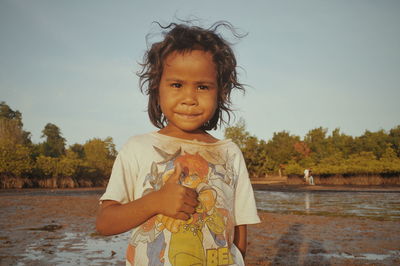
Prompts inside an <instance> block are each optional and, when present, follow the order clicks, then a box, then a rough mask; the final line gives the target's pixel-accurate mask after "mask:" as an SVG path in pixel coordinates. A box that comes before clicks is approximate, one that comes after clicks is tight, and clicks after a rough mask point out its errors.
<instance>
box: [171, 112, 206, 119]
mask: <svg viewBox="0 0 400 266" xmlns="http://www.w3.org/2000/svg"><path fill="white" fill-rule="evenodd" d="M176 114H177V115H178V116H180V117H182V118H185V119H195V118H197V117H198V116H199V115H200V114H183V113H176Z"/></svg>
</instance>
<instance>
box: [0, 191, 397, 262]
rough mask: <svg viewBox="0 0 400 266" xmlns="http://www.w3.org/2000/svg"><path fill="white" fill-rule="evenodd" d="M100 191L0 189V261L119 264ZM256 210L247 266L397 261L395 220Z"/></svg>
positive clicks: (122, 238)
mask: <svg viewBox="0 0 400 266" xmlns="http://www.w3.org/2000/svg"><path fill="white" fill-rule="evenodd" d="M100 194H101V191H93V193H92V192H91V191H89V193H81V192H79V191H78V192H77V193H71V191H66V193H64V194H63V193H51V192H49V193H44V194H43V193H38V194H37V195H35V193H8V192H7V193H3V192H1V193H0V211H1V216H0V265H124V253H125V247H126V244H127V241H128V234H122V235H119V236H112V237H102V236H99V235H98V234H97V233H96V232H95V216H96V213H97V207H98V198H99V196H100ZM399 196H400V194H399ZM259 214H260V217H261V220H262V222H261V223H260V224H257V225H251V226H249V227H248V242H249V245H248V250H247V256H246V265H400V233H399V232H400V221H399V220H391V221H390V220H372V219H367V218H357V217H335V216H318V215H295V214H279V213H268V212H259Z"/></svg>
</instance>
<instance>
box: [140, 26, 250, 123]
mask: <svg viewBox="0 0 400 266" xmlns="http://www.w3.org/2000/svg"><path fill="white" fill-rule="evenodd" d="M157 24H158V25H159V26H160V27H161V28H162V29H163V30H164V31H163V37H164V39H163V40H162V41H160V42H156V43H153V44H152V45H151V47H150V49H149V50H148V51H147V52H146V53H145V55H144V58H143V63H142V64H141V66H142V69H141V71H139V72H138V73H137V75H138V76H139V86H140V90H141V92H142V93H145V94H147V95H149V102H148V106H147V111H148V115H149V118H150V121H151V122H152V124H153V125H154V126H156V127H157V128H163V127H165V126H166V124H167V122H168V121H167V119H166V117H165V116H164V115H163V113H162V111H161V107H160V104H159V90H158V88H159V85H160V80H161V76H162V73H163V67H164V60H165V59H166V58H167V56H168V55H170V54H171V53H172V52H179V53H185V52H190V51H193V50H202V51H205V52H210V53H211V54H212V57H213V61H214V63H215V66H216V70H217V85H218V96H217V109H216V111H215V113H214V116H213V117H212V118H211V119H210V121H208V122H206V123H205V124H204V125H203V126H202V129H203V130H211V129H217V128H218V124H219V125H221V124H222V123H225V124H227V123H228V122H229V120H230V117H231V112H232V109H231V105H232V103H231V100H230V94H231V91H232V89H238V90H241V91H243V92H244V90H245V89H244V85H243V84H241V83H239V82H238V79H237V71H236V67H237V65H236V58H235V55H234V53H233V51H232V48H231V47H230V44H229V43H228V42H227V41H226V40H224V39H223V38H222V37H221V35H220V34H218V33H217V30H218V28H219V27H225V28H227V29H229V30H230V31H231V32H232V33H233V35H234V36H235V37H237V38H240V37H242V35H239V34H237V33H236V31H235V29H234V27H233V26H232V25H231V24H230V23H229V22H226V21H219V22H216V23H214V24H213V25H212V26H211V27H210V28H208V29H204V28H201V27H198V26H192V25H188V24H176V23H171V24H169V25H167V26H162V25H160V24H159V23H157ZM224 112H225V113H226V115H227V118H228V119H227V120H225V119H224V117H223V113H224Z"/></svg>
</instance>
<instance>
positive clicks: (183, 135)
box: [158, 127, 219, 143]
mask: <svg viewBox="0 0 400 266" xmlns="http://www.w3.org/2000/svg"><path fill="white" fill-rule="evenodd" d="M158 133H159V134H162V135H166V136H170V137H174V138H180V139H187V140H197V141H200V142H205V143H215V142H217V141H219V140H218V139H217V138H214V137H213V136H212V135H210V134H209V133H207V132H206V131H204V130H200V129H199V130H196V131H189V132H188V131H182V130H175V129H171V128H169V127H164V128H162V129H160V130H159V131H158Z"/></svg>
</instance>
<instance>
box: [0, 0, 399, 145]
mask: <svg viewBox="0 0 400 266" xmlns="http://www.w3.org/2000/svg"><path fill="white" fill-rule="evenodd" d="M399 14H400V1H397V0H394V1H385V0H380V1H376V0H371V1H367V0H350V1H349V0H335V1H321V0H315V1H311V0H309V1H308V0H307V1H306V0H305V1H298V0H291V1H289V0H287V1H285V0H276V1H269V0H260V1H232V0H220V1H189V0H182V1H180V0H170V1H100V0H91V1H78V0H69V1H53V0H48V1H45V0H36V1H30V0H0V38H1V40H0V101H6V103H7V104H8V105H10V106H11V108H13V109H14V110H15V109H17V110H19V111H21V112H22V114H23V123H24V129H25V130H27V131H30V132H31V133H32V140H33V141H34V142H39V141H42V139H41V138H40V136H41V131H42V129H43V128H44V126H45V125H46V124H47V123H49V122H50V123H54V124H56V125H57V126H58V127H60V129H61V131H62V133H63V136H64V137H65V138H66V139H67V141H68V144H69V145H70V144H73V143H81V144H83V143H85V141H87V140H89V139H91V138H94V137H99V138H105V137H107V136H111V137H113V139H114V142H115V143H116V144H117V148H120V147H121V146H122V144H123V143H124V142H125V141H126V140H127V139H128V137H129V136H132V135H136V134H141V133H145V132H149V131H153V130H155V128H154V127H153V126H152V125H151V124H150V122H149V119H148V117H147V113H146V112H145V109H146V104H147V98H146V96H144V95H142V94H141V93H140V91H139V89H138V79H137V77H136V75H135V73H136V71H138V70H139V66H138V62H141V60H142V57H143V54H144V52H145V50H146V47H147V44H146V39H145V36H146V34H148V33H158V32H159V29H158V28H157V26H156V25H154V24H152V22H153V21H159V22H161V23H164V24H166V23H168V22H170V21H176V19H175V17H179V18H182V19H190V18H193V17H196V18H199V19H200V20H201V25H203V26H209V25H211V24H212V23H213V22H215V21H218V20H228V21H230V22H231V23H232V24H233V25H234V26H236V27H237V28H239V29H240V30H241V32H247V33H248V36H247V37H245V38H243V39H242V40H240V41H239V42H237V43H236V44H235V45H234V47H233V48H234V51H235V52H236V55H237V59H238V64H239V65H240V67H241V69H240V70H239V72H240V79H241V81H242V82H243V83H246V84H248V85H249V87H248V90H247V92H246V94H245V95H244V96H243V95H242V94H240V93H238V94H235V95H234V103H235V107H236V109H237V111H236V116H237V117H238V118H239V117H243V118H244V119H245V120H246V123H247V129H248V131H249V132H250V133H251V134H254V135H256V136H257V137H258V138H261V139H265V140H267V139H270V138H271V137H272V135H273V133H274V132H279V131H282V130H286V131H289V132H290V133H291V134H295V135H299V136H301V137H303V136H304V135H305V134H306V133H307V132H308V131H309V130H310V129H313V128H316V127H320V126H322V127H324V128H328V129H329V133H330V132H331V131H332V130H333V129H335V128H337V127H338V128H340V129H341V131H342V132H344V133H346V134H349V135H353V136H359V135H362V134H363V133H364V131H365V130H366V129H368V130H371V131H376V130H380V129H385V130H389V129H391V128H393V127H395V126H397V125H399V124H400V104H399V102H400V15H399ZM225 36H227V37H228V39H230V40H233V39H232V38H231V35H229V34H226V35H225ZM154 40H157V38H155V39H154ZM214 134H215V135H216V136H217V137H219V138H221V137H223V129H222V130H219V131H216V132H214Z"/></svg>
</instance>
